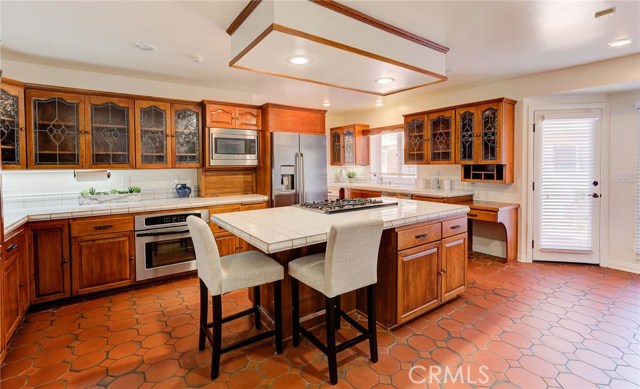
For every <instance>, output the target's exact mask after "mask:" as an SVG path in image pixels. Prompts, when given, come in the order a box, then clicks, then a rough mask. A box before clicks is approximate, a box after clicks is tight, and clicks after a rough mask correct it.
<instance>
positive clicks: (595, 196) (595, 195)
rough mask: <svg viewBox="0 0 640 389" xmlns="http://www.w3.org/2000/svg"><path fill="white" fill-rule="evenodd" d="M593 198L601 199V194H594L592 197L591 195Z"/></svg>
mask: <svg viewBox="0 0 640 389" xmlns="http://www.w3.org/2000/svg"><path fill="white" fill-rule="evenodd" d="M591 197H593V198H594V199H597V198H599V197H600V195H599V194H597V193H594V194H592V195H591Z"/></svg>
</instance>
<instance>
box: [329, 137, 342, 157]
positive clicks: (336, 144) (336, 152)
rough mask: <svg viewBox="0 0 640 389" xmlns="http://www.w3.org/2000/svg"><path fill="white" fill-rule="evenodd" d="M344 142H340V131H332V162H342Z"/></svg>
mask: <svg viewBox="0 0 640 389" xmlns="http://www.w3.org/2000/svg"><path fill="white" fill-rule="evenodd" d="M341 148H342V144H341V142H340V132H339V131H333V132H332V133H331V163H332V164H333V163H340V162H341V160H340V149H341Z"/></svg>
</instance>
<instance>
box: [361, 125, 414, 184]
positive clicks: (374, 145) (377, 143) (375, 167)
mask: <svg viewBox="0 0 640 389" xmlns="http://www.w3.org/2000/svg"><path fill="white" fill-rule="evenodd" d="M369 142H370V143H369V147H370V152H369V163H370V168H371V173H376V174H382V175H386V176H397V177H412V178H415V177H416V166H415V165H405V164H404V131H394V132H383V133H381V134H375V135H371V136H370V139H369Z"/></svg>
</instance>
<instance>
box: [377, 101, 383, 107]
mask: <svg viewBox="0 0 640 389" xmlns="http://www.w3.org/2000/svg"><path fill="white" fill-rule="evenodd" d="M383 105H384V103H383V102H382V101H380V100H378V101H376V107H382V106H383Z"/></svg>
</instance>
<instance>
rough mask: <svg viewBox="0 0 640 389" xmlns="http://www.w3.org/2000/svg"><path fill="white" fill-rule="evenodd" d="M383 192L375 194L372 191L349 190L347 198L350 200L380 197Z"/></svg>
mask: <svg viewBox="0 0 640 389" xmlns="http://www.w3.org/2000/svg"><path fill="white" fill-rule="evenodd" d="M381 195H382V192H375V191H371V190H360V189H347V196H346V197H347V198H348V199H366V198H371V197H380V196H381Z"/></svg>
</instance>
